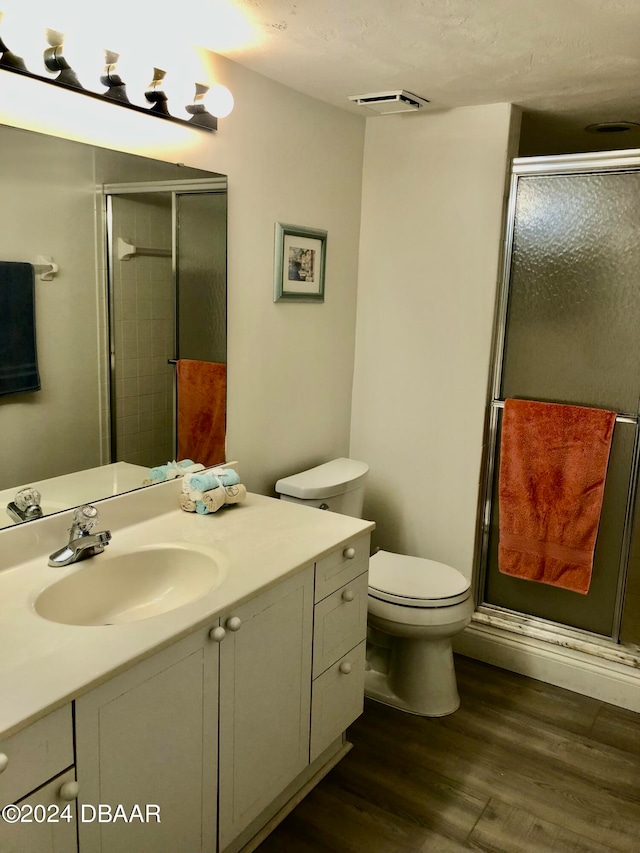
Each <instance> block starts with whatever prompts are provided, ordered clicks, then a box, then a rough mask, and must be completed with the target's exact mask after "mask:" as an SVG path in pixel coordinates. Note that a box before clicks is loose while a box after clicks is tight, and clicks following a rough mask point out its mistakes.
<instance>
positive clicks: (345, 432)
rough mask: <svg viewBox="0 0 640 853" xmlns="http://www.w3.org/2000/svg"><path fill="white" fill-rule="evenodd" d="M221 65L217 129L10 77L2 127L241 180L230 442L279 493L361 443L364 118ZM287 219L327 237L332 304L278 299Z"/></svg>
mask: <svg viewBox="0 0 640 853" xmlns="http://www.w3.org/2000/svg"><path fill="white" fill-rule="evenodd" d="M211 63H212V66H213V67H214V70H215V72H216V77H217V79H218V81H219V82H220V83H223V84H224V85H226V86H228V87H229V88H230V89H231V91H232V92H233V94H234V96H235V100H236V107H235V109H234V112H233V113H232V114H231V115H230V116H229V117H228V118H225V119H223V120H221V121H220V124H219V128H220V129H219V130H218V132H217V133H216V134H207V133H203V132H202V131H196V130H191V129H188V128H183V127H181V126H178V125H175V124H172V123H170V122H162V121H161V120H159V119H158V120H155V119H153V118H150V117H147V116H141V115H138V114H136V113H133V112H129V111H126V110H122V109H118V108H117V107H115V106H113V105H111V104H108V103H102V102H99V101H96V100H93V99H90V98H83V97H81V96H80V95H78V94H76V93H71V92H65V91H61V90H57V89H55V88H53V87H51V86H45V85H44V84H40V83H37V82H34V81H31V80H28V79H25V78H21V77H19V76H18V75H11V74H5V75H3V88H2V91H1V92H0V121H2V122H4V123H6V124H15V125H16V126H19V127H26V128H28V129H33V130H39V131H42V132H46V133H50V134H53V135H60V136H64V137H66V138H70V139H77V140H80V141H85V142H91V143H94V144H100V145H104V146H106V147H111V148H114V149H118V150H123V151H128V152H131V153H135V154H143V155H146V156H150V157H157V158H158V159H165V160H169V161H173V162H184V163H186V164H187V165H190V166H196V167H200V168H203V169H210V170H212V171H217V172H222V173H224V174H227V175H228V176H229V234H228V250H229V257H228V264H229V265H228V285H229V301H228V330H229V349H228V361H229V400H228V450H229V455H230V457H231V458H233V459H238V460H240V462H241V469H240V470H241V473H242V475H243V479H244V481H245V482H246V484H247V486H248V487H249V488H250V489H252V490H254V491H259V492H266V493H270V492H271V490H272V488H273V484H274V482H275V480H276V479H277V478H278V477H279V476H282V475H283V474H288V473H291V472H293V471H295V470H299V469H300V468H301V467H304V466H307V465H310V464H315V463H316V462H319V461H323V460H325V459H329V458H331V457H333V456H339V455H345V454H346V453H347V451H348V443H349V420H350V406H351V387H352V372H353V358H354V326H355V309H356V285H357V264H358V234H359V225H360V196H361V176H362V151H363V144H364V126H365V122H364V120H363V119H361V118H360V117H359V116H354V115H350V114H348V113H346V112H344V111H341V110H338V109H336V108H334V107H330V106H327V105H324V104H322V103H320V102H318V101H315V100H313V99H311V98H308V97H306V96H304V95H301V94H299V93H297V92H295V91H293V90H291V89H287V88H285V87H283V86H280V85H279V84H276V83H273V82H272V81H269V80H267V79H266V78H264V77H262V76H260V75H257V74H254V73H253V72H250V71H248V70H246V69H244V68H242V67H241V66H239V65H237V64H236V63H233V62H229V61H227V60H223V59H221V58H219V57H216V56H213V55H211ZM34 116H38V118H37V119H35V118H34ZM276 221H282V222H288V223H292V224H295V225H305V226H309V227H315V228H322V229H325V230H327V231H328V254H327V271H326V298H325V302H324V304H321V305H303V304H302V305H301V304H274V303H273V247H274V226H275V222H276Z"/></svg>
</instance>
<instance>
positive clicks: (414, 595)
mask: <svg viewBox="0 0 640 853" xmlns="http://www.w3.org/2000/svg"><path fill="white" fill-rule="evenodd" d="M470 592H471V589H470V584H469V581H468V580H467V579H466V578H465V576H464V575H463V574H462V573H461V572H459V571H458V570H457V569H454V568H452V567H451V566H447V565H445V564H444V563H438V562H436V561H435V560H426V559H424V558H422V557H407V556H405V555H404V554H391V553H390V552H389V551H378V553H377V554H374V555H373V556H372V557H371V559H370V561H369V593H370V594H371V595H373V596H374V597H375V598H380V599H382V600H383V601H390V602H395V603H396V604H406V605H408V606H410V607H446V606H449V605H452V604H458V603H460V602H461V601H465V600H466V599H467V598H468V597H469V595H470Z"/></svg>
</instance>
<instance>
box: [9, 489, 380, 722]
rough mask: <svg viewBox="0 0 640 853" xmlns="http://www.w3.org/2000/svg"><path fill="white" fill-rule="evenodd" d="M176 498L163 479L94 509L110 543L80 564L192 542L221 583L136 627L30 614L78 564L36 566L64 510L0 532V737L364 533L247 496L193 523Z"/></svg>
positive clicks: (305, 510) (65, 522) (352, 521)
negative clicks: (219, 571) (209, 557)
mask: <svg viewBox="0 0 640 853" xmlns="http://www.w3.org/2000/svg"><path fill="white" fill-rule="evenodd" d="M178 492H179V484H178V485H177V486H176V481H174V482H173V483H163V484H162V485H161V486H154V487H152V488H150V489H148V490H144V491H142V492H137V493H135V494H134V495H123V496H120V497H116V498H111V499H109V500H107V501H102V502H100V503H99V504H98V507H99V509H100V511H101V516H102V521H101V523H99V525H98V529H100V530H102V529H105V528H108V529H110V530H111V533H112V537H113V538H112V540H111V544H110V545H109V546H108V548H107V549H106V550H105V552H104V554H100V555H97V556H95V557H92V558H90V561H93V560H108V559H109V557H113V556H116V555H117V554H121V553H123V552H127V551H131V550H135V549H136V548H140V547H142V546H144V545H149V544H154V545H160V544H167V545H169V544H176V543H181V544H184V543H192V544H194V545H196V546H198V547H205V548H207V549H211V552H212V554H213V556H214V557H216V558H217V559H219V561H220V562H221V563H222V564H223V565H225V567H226V576H225V578H224V580H223V581H222V583H221V584H220V585H219V586H217V587H216V588H215V589H213V590H212V591H211V592H209V593H207V594H206V595H204V596H203V597H202V598H199V599H197V600H195V601H192V602H190V603H188V604H185V605H182V606H181V607H179V608H177V609H175V610H172V611H170V612H168V613H165V614H162V615H159V616H154V617H153V618H150V619H146V620H142V621H139V622H130V623H127V624H120V625H104V626H90V627H85V626H76V625H63V624H59V623H56V622H50V621H48V620H46V619H44V618H42V617H41V616H39V615H38V614H37V613H36V611H35V609H34V602H35V599H36V598H37V596H38V595H39V593H40V592H42V590H43V589H45V588H46V587H47V586H49V585H50V584H52V583H55V582H56V581H58V580H60V579H61V578H63V577H65V576H66V575H67V574H69V573H72V572H76V571H82V570H83V568H85V567H86V566H88V565H89V561H85V562H80V563H77V564H75V565H72V566H68V567H65V568H51V567H50V566H48V565H47V559H48V556H49V554H50V553H51V552H52V551H53V550H55V549H56V548H58V547H61V546H62V545H64V544H66V539H67V535H68V534H67V529H68V527H69V517H70V515H69V514H67V513H63V514H61V515H58V516H52V517H49V518H43V519H40V520H37V521H33V522H28V523H27V524H23V525H17V526H16V527H15V528H12V529H11V530H7V531H2V532H1V533H0V738H4V737H7V736H9V735H11V734H13V733H14V732H16V731H18V730H19V729H20V728H22V727H23V726H25V725H27V724H29V723H31V722H33V721H34V720H36V719H37V718H39V717H41V716H43V715H44V714H45V713H48V712H49V711H51V710H53V709H54V708H56V707H59V706H60V705H62V704H64V703H66V702H68V701H70V700H71V699H74V698H76V697H77V696H79V695H80V694H82V693H84V692H86V691H87V690H89V689H90V688H91V687H93V686H95V685H96V684H98V683H100V682H101V681H104V680H106V679H107V678H108V677H110V676H112V675H114V674H115V673H116V672H118V671H120V670H122V669H125V668H126V667H127V666H129V665H131V664H132V663H134V662H135V661H137V660H140V659H142V658H143V657H146V656H148V655H149V654H151V653H152V652H154V651H155V650H157V649H159V648H161V647H163V646H166V645H168V644H169V643H170V642H172V641H173V640H175V639H178V638H180V637H182V636H185V635H186V634H188V633H190V632H191V631H192V630H195V629H197V628H199V627H202V626H204V625H206V624H208V623H213V622H214V621H215V620H216V619H217V617H218V616H219V615H221V614H223V613H224V614H225V615H226V614H228V613H229V611H230V610H231V609H232V608H233V607H234V606H236V605H238V604H240V603H241V602H243V601H245V600H247V599H248V598H250V597H252V596H253V595H255V594H256V593H257V592H258V591H260V590H263V589H266V588H267V587H269V586H273V585H275V584H276V583H278V582H279V581H281V580H283V579H284V578H286V577H287V576H289V575H291V574H294V573H295V572H296V571H298V570H299V569H301V568H303V567H304V566H306V565H309V564H310V563H312V562H313V560H314V558H316V557H320V556H323V555H324V554H327V553H329V552H330V551H333V550H334V549H336V548H339V547H340V546H341V545H342V544H344V543H345V542H346V541H347V540H348V539H350V538H352V537H354V536H357V535H360V534H364V533H366V532H368V531H371V530H372V529H373V527H374V525H373V523H372V522H368V521H363V520H360V519H356V518H351V517H349V516H344V515H337V514H336V513H332V512H320V511H319V510H316V509H312V508H309V507H305V506H300V505H298V504H294V503H291V502H287V501H279V500H276V499H274V498H267V497H263V496H261V495H253V494H249V495H248V496H247V500H246V502H245V503H242V504H238V505H236V506H230V507H225V508H224V509H223V510H219V511H218V512H217V513H215V514H212V515H206V516H200V515H196V514H195V513H186V512H182V511H181V510H180V509H174V508H173V507H175V506H176V503H177V500H176V499H177V494H178ZM145 516H147V517H145ZM148 516H151V517H148ZM19 560H23V561H24V562H19Z"/></svg>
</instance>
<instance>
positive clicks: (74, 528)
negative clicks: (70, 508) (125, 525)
mask: <svg viewBox="0 0 640 853" xmlns="http://www.w3.org/2000/svg"><path fill="white" fill-rule="evenodd" d="M97 523H98V510H97V509H96V508H95V507H94V506H91V504H85V505H84V506H81V507H78V509H77V510H76V511H75V512H74V513H73V523H72V525H71V528H70V530H69V544H68V545H65V546H64V548H60V550H59V551H54V553H53V554H52V555H51V556H50V557H49V565H50V566H68V565H70V564H71V563H77V562H79V561H80V560H86V559H87V557H94V556H95V555H96V554H101V553H102V552H103V551H104V549H105V546H106V545H108V544H109V540H110V539H111V533H110V532H109V531H108V530H102V531H101V532H100V533H92V532H91V531H92V530H93V528H94V527H95V525H96V524H97Z"/></svg>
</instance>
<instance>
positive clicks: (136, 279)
mask: <svg viewBox="0 0 640 853" xmlns="http://www.w3.org/2000/svg"><path fill="white" fill-rule="evenodd" d="M105 196H106V201H107V233H108V272H109V275H108V279H109V309H110V324H109V327H110V346H109V352H110V361H111V429H110V433H111V459H112V460H113V461H117V462H127V463H131V464H135V465H142V466H146V467H147V468H151V467H153V466H155V465H161V464H164V463H166V462H167V461H169V460H172V459H176V457H177V446H178V435H177V418H176V412H177V399H176V392H177V389H176V362H177V360H178V359H180V358H188V359H195V360H198V361H207V362H217V363H226V350H227V340H226V180H224V179H221V180H219V181H218V180H216V179H209V180H205V181H198V180H194V181H181V182H171V181H167V182H158V183H156V184H145V183H140V184H137V185H135V186H134V185H126V184H121V185H107V186H106V187H105ZM219 461H220V462H223V461H224V460H223V459H220V460H219Z"/></svg>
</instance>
